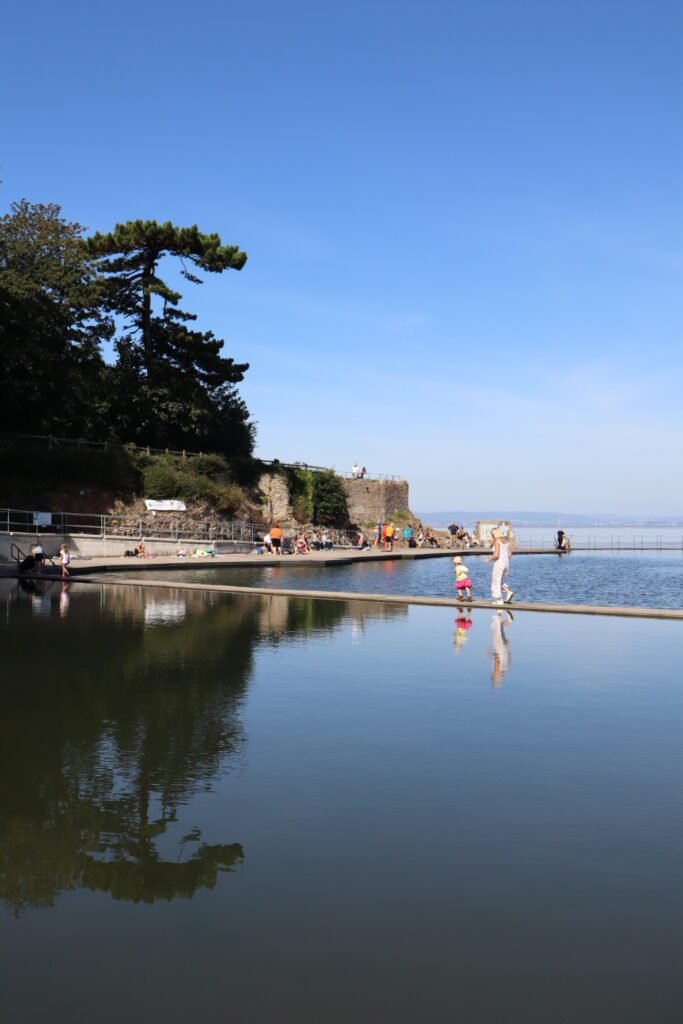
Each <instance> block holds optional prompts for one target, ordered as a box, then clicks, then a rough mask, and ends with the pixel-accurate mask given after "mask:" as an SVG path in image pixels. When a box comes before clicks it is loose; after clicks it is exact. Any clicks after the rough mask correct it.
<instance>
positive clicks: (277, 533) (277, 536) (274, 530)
mask: <svg viewBox="0 0 683 1024" xmlns="http://www.w3.org/2000/svg"><path fill="white" fill-rule="evenodd" d="M270 542H271V544H272V545H273V552H274V553H275V554H276V555H279V554H280V551H281V548H282V530H281V529H280V524H279V523H276V524H275V526H272V527H271V530H270Z"/></svg>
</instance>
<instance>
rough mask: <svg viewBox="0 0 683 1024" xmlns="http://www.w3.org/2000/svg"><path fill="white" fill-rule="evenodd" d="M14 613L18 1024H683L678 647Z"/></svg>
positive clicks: (623, 625)
mask: <svg viewBox="0 0 683 1024" xmlns="http://www.w3.org/2000/svg"><path fill="white" fill-rule="evenodd" d="M520 561H521V560H520ZM437 565H438V563H437ZM0 587H2V588H3V589H1V590H0V613H1V614H0V643H1V645H2V646H1V650H2V682H1V684H0V712H1V713H0V899H1V900H2V903H3V904H4V911H2V910H0V1004H1V1006H2V1011H3V1013H2V1019H3V1020H7V1021H11V1022H12V1024H15V1022H35V1021H50V1022H59V1024H61V1022H62V1021H63V1022H66V1021H73V1020H93V1021H98V1022H109V1021H111V1022H114V1021H116V1022H119V1021H122V1020H125V1021H134V1022H138V1021H140V1022H142V1021H144V1022H148V1021H164V1022H166V1021H187V1020H202V1021H207V1022H214V1021H215V1022H224V1021H226V1020H234V1021H239V1022H261V1021H264V1022H270V1021H296V1022H302V1024H304V1022H305V1024H307V1022H321V1021H322V1022H333V1024H336V1022H340V1024H341V1022H344V1024H346V1022H348V1021H359V1022H368V1024H376V1022H379V1024H384V1022H386V1024H396V1022H398V1024H403V1022H406V1024H408V1022H409V1024H414V1022H416V1021H420V1022H427V1024H431V1022H439V1024H441V1022H444V1024H447V1022H448V1024H450V1022H452V1021H463V1022H468V1024H469V1022H495V1024H498V1022H501V1021H504V1022H514V1024H516V1022H520V1024H530V1022H531V1024H535V1022H539V1024H547V1022H550V1021H572V1022H574V1021H580V1022H600V1024H611V1022H615V1024H616V1022H618V1024H624V1022H644V1021H648V1022H650V1021H656V1022H658V1024H667V1022H674V1021H676V1022H677V1021H679V1020H680V1019H681V1012H682V1011H683V998H682V996H683V993H682V991H681V981H680V978H681V975H680V953H681V949H682V946H683V869H682V860H681V853H682V852H683V821H682V811H681V808H682V804H681V796H682V782H683V753H682V749H681V726H682V724H683V691H682V689H681V663H682V661H683V630H682V629H681V626H680V624H679V623H677V622H658V621H629V620H620V619H614V620H608V619H600V618H589V617H587V618H583V617H564V616H548V615H524V614H523V613H519V614H518V615H516V616H515V618H514V620H512V621H510V620H509V618H508V616H507V614H506V613H502V612H501V613H496V614H493V613H491V612H478V611H477V610H475V611H474V612H473V613H472V615H471V624H468V622H467V621H466V619H465V618H461V619H460V621H459V623H458V624H457V625H456V623H455V622H454V616H453V613H452V612H451V610H450V609H441V608H421V607H410V608H407V607H392V606H382V605H381V604H378V605H372V604H369V603H362V602H359V603H358V604H355V603H354V602H344V603H343V602H325V601H310V600H305V601H304V600H296V601H289V600H287V599H286V598H280V597H271V598H265V597H258V596H254V597H239V598H236V597H230V596H225V595H211V594H204V593H194V592H182V591H181V590H177V591H176V590H174V591H163V592H154V591H145V592H144V593H141V592H140V591H138V590H137V589H134V588H124V587H121V588H118V587H112V586H108V587H102V588H101V589H100V588H99V587H96V588H93V587H91V588H86V586H85V585H81V587H80V588H79V586H78V584H72V585H71V589H70V592H69V591H64V592H62V591H61V589H60V586H59V584H55V585H53V586H52V589H49V588H48V589H47V590H46V592H45V593H44V594H37V595H36V594H30V593H25V592H23V591H20V590H18V589H17V587H16V584H14V583H13V582H12V583H10V582H7V583H2V584H0Z"/></svg>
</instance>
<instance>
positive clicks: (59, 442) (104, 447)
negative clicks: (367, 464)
mask: <svg viewBox="0 0 683 1024" xmlns="http://www.w3.org/2000/svg"><path fill="white" fill-rule="evenodd" d="M0 438H7V439H9V440H17V439H23V440H25V441H40V442H43V441H44V442H45V444H46V445H47V447H48V448H75V449H76V450H77V451H81V450H86V449H91V448H92V449H100V450H101V451H105V452H106V451H109V449H110V448H125V449H127V450H129V451H136V452H145V453H146V454H147V455H174V456H177V457H179V458H181V459H187V458H192V457H194V456H197V455H207V454H209V453H207V452H193V451H189V450H188V449H185V448H183V449H182V450H177V449H174V448H150V446H149V445H144V444H143V445H138V444H134V443H132V442H131V443H130V444H127V443H125V442H123V441H89V440H87V439H86V438H84V437H57V436H56V435H54V434H8V433H0ZM255 461H256V462H258V463H260V464H261V465H263V466H270V467H273V468H277V467H279V466H280V467H282V468H283V469H304V470H310V471H311V472H313V473H329V472H330V470H331V471H332V472H333V473H336V475H337V476H341V477H344V478H345V479H348V480H351V479H355V478H354V475H353V473H338V472H337V470H336V469H334V467H331V466H313V465H311V464H310V463H309V462H282V461H281V460H280V459H260V458H258V457H255ZM359 479H360V478H359ZM362 479H366V480H402V479H403V477H400V476H396V475H395V474H391V473H366V474H365V476H364V477H363V478H362Z"/></svg>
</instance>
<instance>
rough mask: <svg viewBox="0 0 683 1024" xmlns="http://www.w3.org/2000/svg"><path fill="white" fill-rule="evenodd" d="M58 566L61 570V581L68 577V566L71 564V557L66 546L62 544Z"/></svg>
mask: <svg viewBox="0 0 683 1024" xmlns="http://www.w3.org/2000/svg"><path fill="white" fill-rule="evenodd" d="M59 564H60V566H61V568H62V579H64V577H65V576H68V575H69V565H70V564H71V555H70V554H69V549H68V547H67V546H66V544H62V546H61V548H60V549H59Z"/></svg>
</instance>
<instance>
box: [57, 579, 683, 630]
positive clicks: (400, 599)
mask: <svg viewBox="0 0 683 1024" xmlns="http://www.w3.org/2000/svg"><path fill="white" fill-rule="evenodd" d="M43 578H45V577H43ZM73 582H74V583H79V584H83V583H85V584H88V583H91V584H92V583H96V584H97V583H99V584H100V585H103V584H104V585H108V586H112V587H138V589H141V588H145V587H150V588H151V589H153V590H154V589H161V590H200V591H205V592H207V593H219V594H242V595H247V596H251V597H253V596H254V595H261V596H266V597H290V598H291V597H294V598H297V597H298V598H314V599H315V600H319V601H374V602H376V603H380V604H402V605H408V604H419V605H429V606H435V607H438V608H457V609H459V610H466V609H468V608H485V609H488V610H489V611H491V610H493V611H501V612H503V611H504V610H508V611H511V612H512V613H513V614H514V613H515V612H518V611H520V612H555V613H559V614H562V615H607V616H618V617H621V618H633V619H678V620H681V621H683V609H680V608H628V607H623V606H610V605H585V604H549V603H547V602H539V603H534V602H531V601H516V602H514V603H513V604H509V605H503V606H502V607H501V606H500V605H494V604H493V602H492V601H458V600H457V599H455V598H452V597H431V596H423V595H419V594H366V593H357V592H355V591H341V590H337V591H335V590H297V589H293V588H284V587H282V588H280V587H233V586H229V585H228V584H222V583H188V582H185V581H184V580H182V579H180V580H177V581H176V580H173V581H168V580H144V579H137V580H123V579H118V578H116V579H111V578H110V579H107V577H106V575H104V576H102V575H95V576H89V575H85V574H84V575H80V576H77V577H76V579H75V580H74V581H73Z"/></svg>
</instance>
